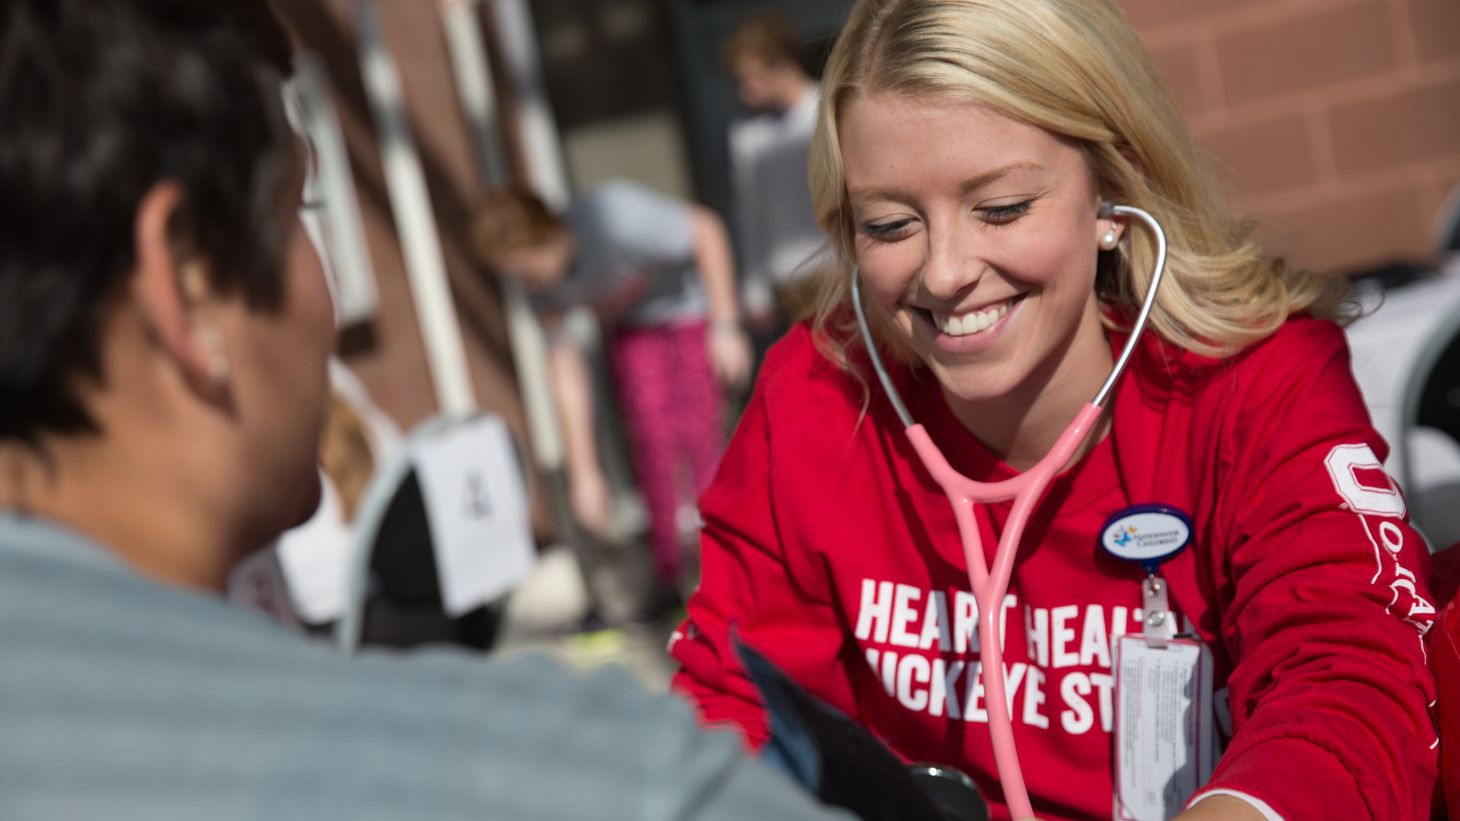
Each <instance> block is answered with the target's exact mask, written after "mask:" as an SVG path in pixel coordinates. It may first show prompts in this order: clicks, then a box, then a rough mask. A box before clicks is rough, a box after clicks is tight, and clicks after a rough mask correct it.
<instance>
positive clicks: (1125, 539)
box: [1115, 525, 1138, 547]
mask: <svg viewBox="0 0 1460 821" xmlns="http://www.w3.org/2000/svg"><path fill="white" fill-rule="evenodd" d="M1137 532H1138V531H1137V529H1136V526H1135V525H1127V526H1126V528H1125V529H1124V530H1121V531H1118V532H1117V534H1116V536H1115V544H1117V545H1119V546H1121V547H1128V546H1129V545H1130V543H1131V542H1132V541H1134V540H1135V535H1136V533H1137Z"/></svg>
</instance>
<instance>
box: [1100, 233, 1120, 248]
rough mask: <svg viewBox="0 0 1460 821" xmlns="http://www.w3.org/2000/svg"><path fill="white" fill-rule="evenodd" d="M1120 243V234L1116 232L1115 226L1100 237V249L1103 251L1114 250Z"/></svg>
mask: <svg viewBox="0 0 1460 821" xmlns="http://www.w3.org/2000/svg"><path fill="white" fill-rule="evenodd" d="M1119 244H1120V235H1119V234H1116V233H1115V229H1114V228H1111V229H1110V230H1108V231H1106V232H1105V236H1103V237H1101V238H1100V250H1102V251H1114V250H1115V246H1117V245H1119Z"/></svg>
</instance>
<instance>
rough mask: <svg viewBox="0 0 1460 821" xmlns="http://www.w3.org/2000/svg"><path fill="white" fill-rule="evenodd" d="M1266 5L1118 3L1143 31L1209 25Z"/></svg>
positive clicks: (1167, 0) (1241, 0)
mask: <svg viewBox="0 0 1460 821" xmlns="http://www.w3.org/2000/svg"><path fill="white" fill-rule="evenodd" d="M1263 4H1264V3H1263V0H1119V5H1120V7H1121V10H1123V11H1124V12H1125V16H1126V19H1128V20H1130V22H1131V25H1133V26H1135V27H1136V28H1138V29H1140V30H1142V31H1145V30H1147V29H1152V28H1157V27H1159V26H1167V25H1172V24H1175V23H1202V22H1209V21H1210V20H1211V19H1212V18H1215V17H1222V16H1226V15H1229V14H1231V12H1232V11H1233V10H1234V9H1242V8H1244V7H1249V6H1250V7H1258V6H1262V5H1263Z"/></svg>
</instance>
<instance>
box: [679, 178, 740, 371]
mask: <svg viewBox="0 0 1460 821" xmlns="http://www.w3.org/2000/svg"><path fill="white" fill-rule="evenodd" d="M690 226H691V230H692V232H693V234H694V254H695V267H696V269H697V270H698V271H699V274H700V282H701V284H702V285H703V286H704V289H705V301H706V302H707V303H708V313H709V319H710V331H709V339H708V340H707V344H708V346H709V355H710V365H711V366H712V367H713V368H714V369H715V375H716V376H718V377H719V378H720V381H721V382H723V383H725V384H726V385H728V386H730V387H735V388H738V387H741V386H743V385H744V384H745V382H746V380H748V379H749V378H750V365H751V362H750V358H751V353H750V339H749V338H748V337H747V336H746V335H745V329H744V328H743V327H741V324H740V300H739V299H738V298H737V297H736V295H735V261H734V256H733V255H732V253H731V251H730V235H729V234H728V233H727V232H726V231H725V223H724V222H723V221H721V219H720V217H719V216H718V215H716V214H715V212H713V211H711V210H710V209H708V208H705V207H704V206H701V205H691V206H690Z"/></svg>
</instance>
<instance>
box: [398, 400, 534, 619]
mask: <svg viewBox="0 0 1460 821" xmlns="http://www.w3.org/2000/svg"><path fill="white" fill-rule="evenodd" d="M411 461H412V463H413V464H414V466H415V469H416V477H417V479H418V480H419V481H420V484H421V495H422V496H423V497H424V500H425V508H426V518H427V520H428V522H429V524H430V527H431V541H432V542H433V543H434V544H435V546H436V570H437V573H438V575H439V578H440V583H441V601H442V604H443V605H444V606H445V609H446V612H447V614H448V615H451V616H460V615H461V614H463V613H466V612H468V611H470V610H473V609H475V608H477V607H479V606H481V605H482V604H485V603H487V602H489V601H491V600H493V599H495V598H497V597H499V596H501V595H503V594H504V593H506V592H507V591H509V590H511V589H512V588H513V587H514V586H515V585H517V584H518V583H519V582H521V581H522V580H523V579H524V578H526V577H527V574H528V573H529V572H531V570H532V565H533V562H534V560H535V559H536V549H535V547H534V545H533V541H532V529H531V525H530V523H529V521H528V510H527V492H526V490H525V488H524V487H523V484H522V474H521V472H520V470H519V468H518V467H517V463H516V460H515V458H514V456H513V450H512V437H511V434H510V433H508V431H507V426H506V425H505V424H503V422H502V420H501V419H500V418H498V417H496V416H478V417H474V418H472V419H468V420H466V421H463V422H461V423H458V424H455V425H452V426H450V427H448V428H446V429H445V430H443V431H441V432H438V433H434V434H432V435H429V436H425V437H421V438H418V439H415V440H413V441H412V443H411Z"/></svg>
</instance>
